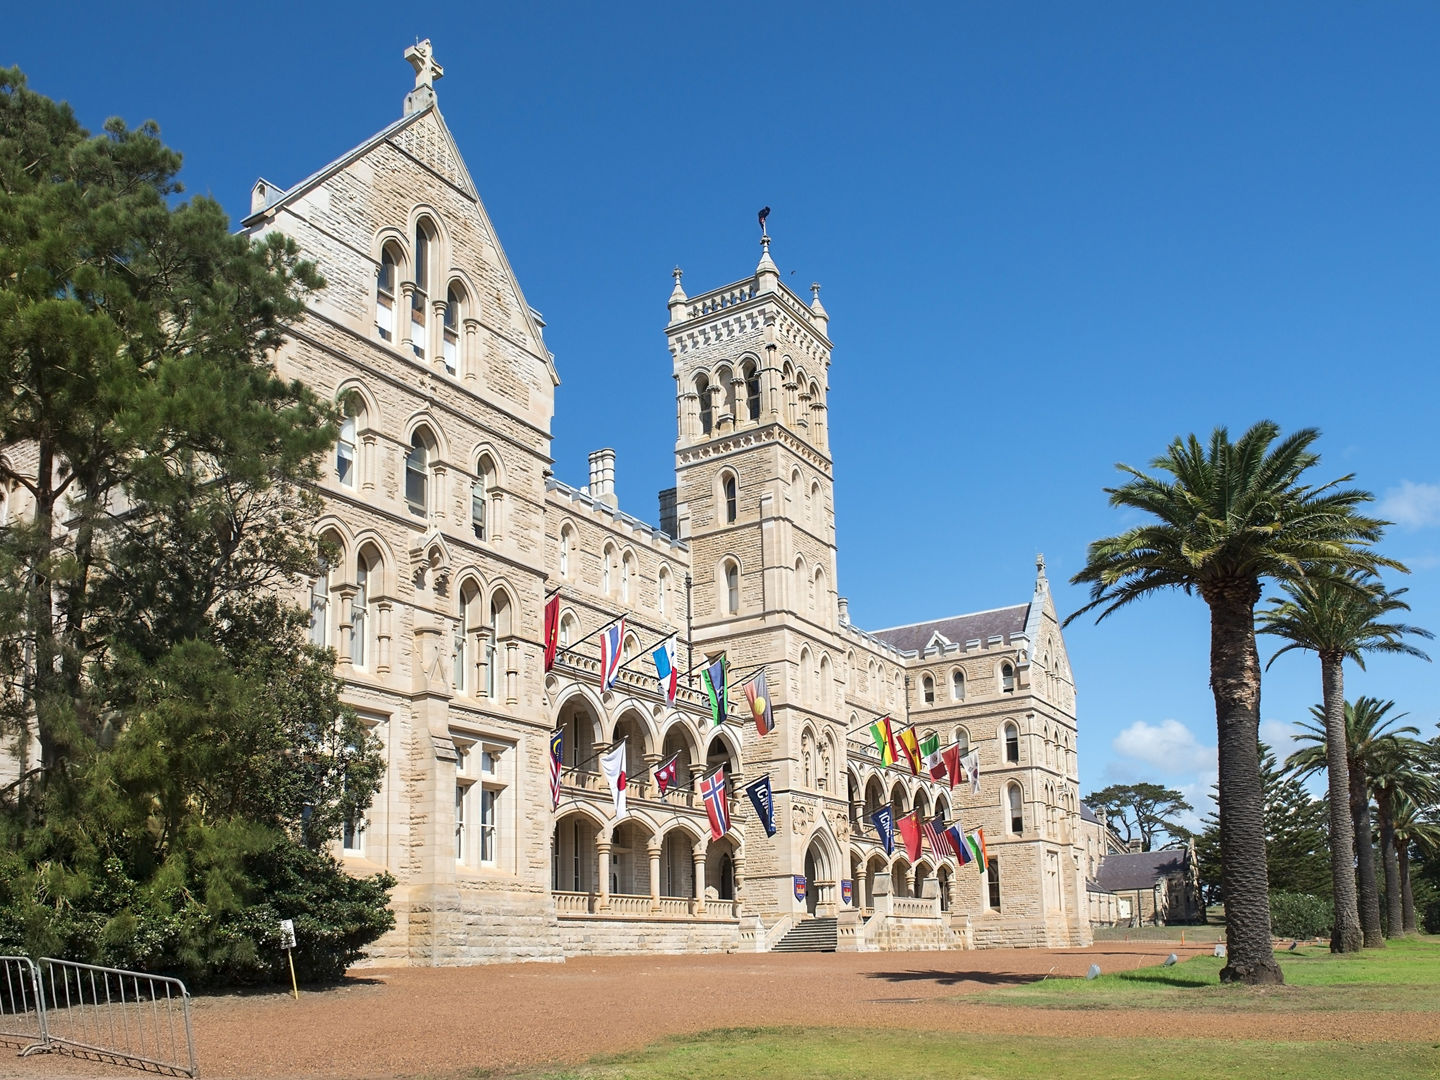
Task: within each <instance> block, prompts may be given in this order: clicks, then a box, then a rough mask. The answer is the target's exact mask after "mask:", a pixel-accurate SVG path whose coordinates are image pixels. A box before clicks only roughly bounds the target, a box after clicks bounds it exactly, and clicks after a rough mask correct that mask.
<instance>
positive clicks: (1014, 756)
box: [1004, 722, 1020, 765]
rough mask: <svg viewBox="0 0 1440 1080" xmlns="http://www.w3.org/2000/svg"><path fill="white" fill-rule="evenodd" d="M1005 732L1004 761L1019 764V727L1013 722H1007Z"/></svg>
mask: <svg viewBox="0 0 1440 1080" xmlns="http://www.w3.org/2000/svg"><path fill="white" fill-rule="evenodd" d="M1004 734H1005V761H1006V762H1007V763H1008V764H1010V765H1018V764H1020V729H1019V728H1018V727H1016V726H1015V724H1014V723H1011V722H1007V723H1006V724H1005V728H1004Z"/></svg>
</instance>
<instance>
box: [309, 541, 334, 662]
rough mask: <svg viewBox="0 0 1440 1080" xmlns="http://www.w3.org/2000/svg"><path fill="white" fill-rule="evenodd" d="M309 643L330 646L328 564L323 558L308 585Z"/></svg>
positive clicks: (323, 647)
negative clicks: (312, 580) (317, 571)
mask: <svg viewBox="0 0 1440 1080" xmlns="http://www.w3.org/2000/svg"><path fill="white" fill-rule="evenodd" d="M310 644H312V645H315V646H317V647H319V648H321V649H328V648H329V647H330V564H329V563H327V562H326V561H325V560H324V559H321V560H320V572H319V573H318V574H316V575H315V580H314V582H312V583H311V585H310Z"/></svg>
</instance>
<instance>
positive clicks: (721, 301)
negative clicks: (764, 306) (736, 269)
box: [690, 281, 760, 319]
mask: <svg viewBox="0 0 1440 1080" xmlns="http://www.w3.org/2000/svg"><path fill="white" fill-rule="evenodd" d="M759 291H760V289H759V286H758V285H756V284H755V282H753V281H746V282H742V283H740V284H738V285H729V286H726V287H725V288H723V289H716V290H715V291H714V292H710V293H706V294H705V295H704V296H697V297H696V298H695V299H694V300H692V301H691V303H690V318H692V319H695V318H699V317H700V316H701V315H711V314H714V313H715V312H717V311H724V310H725V309H726V308H730V307H734V306H735V305H736V304H743V303H744V302H745V301H746V300H753V299H754V298H755V297H756V296H757V295H758V294H759Z"/></svg>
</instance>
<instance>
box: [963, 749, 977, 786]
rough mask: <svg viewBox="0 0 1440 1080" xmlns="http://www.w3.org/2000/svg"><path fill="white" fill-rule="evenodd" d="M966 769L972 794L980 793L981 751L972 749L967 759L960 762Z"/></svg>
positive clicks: (966, 756)
mask: <svg viewBox="0 0 1440 1080" xmlns="http://www.w3.org/2000/svg"><path fill="white" fill-rule="evenodd" d="M960 764H961V765H962V766H963V767H964V769H965V777H966V779H967V780H969V781H970V794H971V795H979V794H980V751H979V750H971V751H970V753H968V754H966V755H965V760H964V761H962V762H961V763H960Z"/></svg>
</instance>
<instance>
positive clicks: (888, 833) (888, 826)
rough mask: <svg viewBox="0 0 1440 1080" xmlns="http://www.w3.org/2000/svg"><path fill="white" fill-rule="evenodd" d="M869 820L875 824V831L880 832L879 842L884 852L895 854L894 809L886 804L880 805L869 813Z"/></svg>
mask: <svg viewBox="0 0 1440 1080" xmlns="http://www.w3.org/2000/svg"><path fill="white" fill-rule="evenodd" d="M870 820H871V821H872V822H874V824H875V831H876V832H877V833H879V834H880V843H881V844H883V845H884V847H885V854H886V855H893V854H895V811H894V810H891V809H890V807H888V806H882V807H880V809H879V810H876V811H875V813H873V814H871V815H870Z"/></svg>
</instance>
